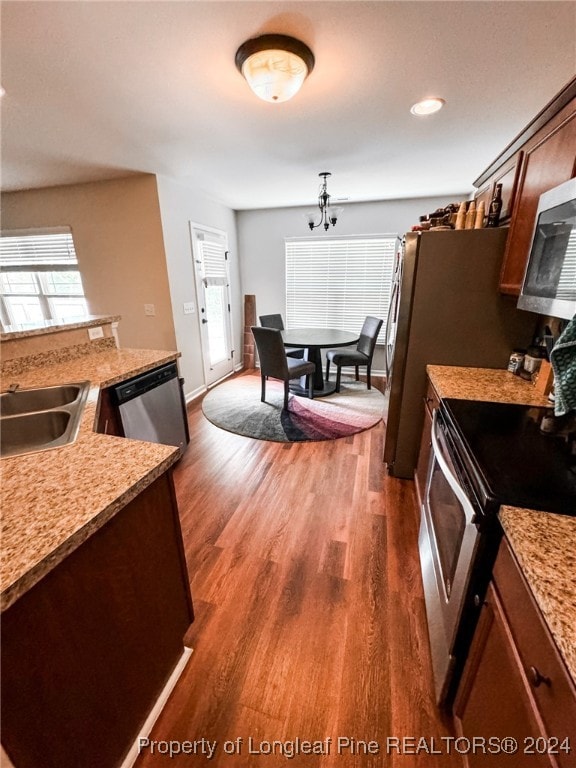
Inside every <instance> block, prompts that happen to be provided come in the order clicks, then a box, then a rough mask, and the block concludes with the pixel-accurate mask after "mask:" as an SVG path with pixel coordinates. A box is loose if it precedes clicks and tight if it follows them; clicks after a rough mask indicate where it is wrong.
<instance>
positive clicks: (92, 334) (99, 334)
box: [88, 325, 104, 341]
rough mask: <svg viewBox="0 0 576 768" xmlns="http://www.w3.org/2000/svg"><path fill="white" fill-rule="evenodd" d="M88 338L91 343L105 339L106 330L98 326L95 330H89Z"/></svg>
mask: <svg viewBox="0 0 576 768" xmlns="http://www.w3.org/2000/svg"><path fill="white" fill-rule="evenodd" d="M88 338H89V339H90V341H94V340H95V339H103V338H104V328H102V326H101V325H97V326H96V327H95V328H88Z"/></svg>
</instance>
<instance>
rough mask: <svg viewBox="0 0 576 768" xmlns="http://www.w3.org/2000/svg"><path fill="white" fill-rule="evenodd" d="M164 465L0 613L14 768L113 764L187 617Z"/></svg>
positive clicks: (179, 647)
mask: <svg viewBox="0 0 576 768" xmlns="http://www.w3.org/2000/svg"><path fill="white" fill-rule="evenodd" d="M192 618H193V614H192V603H191V598H190V591H189V581H188V573H187V569H186V563H185V559H184V550H183V544H182V538H181V532H180V523H179V519H178V510H177V507H176V501H175V496H174V489H173V485H172V476H171V472H167V473H165V474H163V475H162V476H160V477H159V478H158V479H157V480H155V481H154V482H153V483H152V484H151V485H149V486H148V487H147V488H146V489H145V490H143V491H142V492H141V493H140V494H139V495H138V496H137V497H136V498H135V499H133V500H132V501H131V502H129V503H128V504H127V505H126V506H125V507H124V508H123V509H121V510H120V511H119V512H118V513H117V514H116V515H115V516H114V517H112V518H111V519H110V520H109V521H108V522H107V523H106V524H105V525H104V526H103V527H102V528H100V529H99V530H97V531H96V532H95V533H94V534H93V535H92V536H91V537H90V538H89V539H87V541H85V542H84V543H83V544H81V545H80V546H79V547H78V549H76V550H75V551H74V552H72V553H71V554H70V555H68V557H66V558H65V559H64V560H63V561H62V563H60V564H59V565H58V566H56V567H55V568H54V569H53V570H52V571H50V572H49V573H48V574H47V575H46V576H44V578H43V579H42V580H41V581H40V582H38V584H36V585H35V586H34V587H32V588H31V589H30V590H29V591H28V592H26V593H25V594H24V595H22V597H20V598H19V600H17V601H16V602H15V603H14V605H12V606H11V607H10V608H8V609H7V610H6V611H5V612H4V613H3V615H2V702H1V704H2V743H3V746H4V748H5V750H6V752H7V753H8V756H9V757H10V759H11V760H12V761H13V762H14V764H15V765H16V766H18V768H39V767H40V766H42V768H67V767H69V768H79V766H82V768H102V766H115V765H120V764H121V762H122V759H123V758H124V756H125V754H126V753H127V751H128V749H129V748H130V746H131V745H132V742H133V740H134V739H135V738H136V737H137V735H138V733H139V731H140V728H141V727H142V725H143V724H144V721H145V719H146V717H147V715H148V713H149V711H150V709H151V708H152V706H153V705H154V703H155V701H156V699H157V697H158V695H159V694H160V692H161V691H162V689H163V688H164V686H165V684H166V682H167V680H168V678H169V677H170V675H171V673H172V670H173V669H174V667H175V665H176V664H177V662H178V661H179V660H180V658H181V656H182V653H183V650H184V643H183V638H184V635H185V633H186V631H187V629H188V628H189V626H190V623H191V621H192Z"/></svg>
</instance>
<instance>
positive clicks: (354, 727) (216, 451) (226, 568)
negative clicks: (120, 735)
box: [136, 404, 461, 768]
mask: <svg viewBox="0 0 576 768" xmlns="http://www.w3.org/2000/svg"><path fill="white" fill-rule="evenodd" d="M189 421H190V434H191V436H192V440H191V443H190V446H189V448H188V451H187V453H186V454H185V457H184V458H183V459H182V461H181V462H180V464H179V465H178V467H177V469H176V472H175V480H176V491H177V496H178V503H179V508H180V514H181V519H182V529H183V534H184V542H185V546H186V556H187V561H188V566H189V571H190V575H191V588H192V597H193V600H194V607H195V612H196V621H195V622H194V625H193V627H192V630H191V633H190V636H189V638H188V639H189V641H190V643H191V645H192V646H193V647H194V653H193V655H192V657H191V660H190V662H189V663H188V666H187V668H186V671H185V673H184V674H183V676H182V677H181V679H180V681H179V683H178V685H177V686H176V688H175V690H174V692H173V694H172V696H171V698H170V700H169V702H168V704H167V705H166V707H165V709H164V712H163V713H162V715H161V716H160V718H159V720H158V721H157V723H156V725H155V727H154V729H153V732H152V734H151V737H150V738H151V740H157V741H158V742H161V743H160V744H159V745H157V747H156V748H155V751H154V753H152V751H151V749H150V748H147V749H145V750H144V751H143V752H142V754H141V755H140V757H139V758H138V760H137V762H136V765H137V766H138V768H152V767H154V768H156V767H157V766H164V765H170V766H174V767H175V768H181V767H182V766H197V765H201V764H204V761H205V760H207V759H209V750H211V749H212V746H213V745H212V744H209V743H208V742H216V745H215V747H214V753H213V756H212V757H211V758H210V764H211V765H214V766H222V767H223V768H224V767H226V766H227V767H228V768H236V766H266V767H267V768H276V766H284V765H286V763H287V761H288V762H293V764H295V765H298V766H321V767H322V768H324V767H325V766H326V767H329V766H334V767H335V768H336V767H337V768H348V766H355V767H356V768H358V767H361V768H368V767H369V766H392V767H393V768H395V767H396V766H404V767H405V768H408V767H410V768H413V767H414V768H415V767H417V766H425V768H440V766H442V768H450V767H451V766H460V765H461V762H460V758H458V756H457V755H454V754H452V755H447V754H441V755H440V754H437V755H431V754H426V753H425V752H420V753H419V754H403V755H399V754H397V752H396V751H395V750H391V751H390V750H387V738H389V737H397V738H398V739H402V738H403V737H412V739H414V740H415V741H414V744H415V743H416V741H417V740H418V739H419V738H420V737H425V738H426V739H428V743H429V744H430V743H431V739H432V737H434V738H435V739H436V740H437V742H439V740H440V737H442V736H449V735H451V731H450V730H448V729H447V727H446V726H445V725H444V724H443V723H442V722H441V721H440V718H439V716H438V714H437V712H436V709H435V707H434V704H433V695H432V690H433V688H432V680H431V672H430V658H429V650H428V640H427V635H426V623H425V613H424V603H423V595H422V586H421V581H420V572H419V565H418V556H417V531H418V522H417V513H416V504H415V500H414V492H413V483H412V482H409V481H402V480H397V479H395V478H390V477H388V476H387V475H386V473H385V470H384V465H383V464H382V439H383V429H384V428H383V425H382V423H380V424H379V425H377V426H376V427H374V428H373V429H371V430H369V431H366V432H363V433H360V434H357V435H354V436H353V437H350V438H343V439H339V440H335V441H326V442H316V443H291V444H285V443H271V442H264V441H258V440H252V439H250V438H245V437H240V436H237V435H233V434H230V433H228V432H224V431H222V430H220V429H218V428H217V427H214V426H213V425H212V424H210V423H209V422H208V421H207V420H206V419H205V418H204V417H203V415H202V412H201V409H200V405H199V404H197V405H195V406H194V407H193V408H192V409H191V410H190V412H189ZM250 738H251V739H252V744H251V745H250V744H249V739H250ZM297 738H299V739H300V740H309V741H313V742H321V743H318V744H315V745H313V748H314V749H315V750H316V752H318V753H314V754H308V755H306V754H303V753H302V752H301V753H300V754H298V755H297V756H296V757H294V759H293V760H289V758H290V755H289V753H288V752H287V751H286V750H289V745H288V746H285V742H290V741H294V740H296V739H297ZM339 738H340V739H344V740H349V741H341V742H340V744H339V743H338V739H339ZM237 739H241V740H242V742H241V746H240V748H238V747H237V744H238V742H237V741H236V740H237ZM327 739H331V741H329V742H327V741H326V740H327ZM171 740H175V741H179V742H185V741H187V742H195V744H192V745H189V746H187V747H186V748H187V749H189V750H195V751H196V754H180V755H177V756H173V757H172V759H170V758H169V756H168V755H166V754H163V753H162V750H164V752H165V751H166V750H167V749H169V747H168V746H167V745H166V744H165V743H166V742H167V741H171ZM202 740H205V741H202ZM275 740H276V741H277V742H282V744H280V745H278V744H276V745H274V744H272V742H274V741H275ZM368 742H376V743H377V745H376V746H375V745H374V744H372V745H371V746H370V745H369V744H368ZM178 748H179V747H178V745H176V746H175V749H178ZM305 748H306V747H304V749H305ZM435 748H436V749H439V747H438V744H436V746H435ZM226 749H227V750H229V751H230V754H226V752H225V750H226ZM268 750H272V754H266V752H267V751H268ZM282 750H284V754H282ZM376 750H378V753H377V754H374V753H375V752H376ZM413 751H415V750H414V749H413ZM444 751H445V750H444ZM321 752H323V753H324V754H322V753H321ZM367 752H372V754H367Z"/></svg>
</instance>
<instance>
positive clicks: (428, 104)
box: [410, 99, 446, 115]
mask: <svg viewBox="0 0 576 768" xmlns="http://www.w3.org/2000/svg"><path fill="white" fill-rule="evenodd" d="M444 104H446V102H445V101H444V99H424V100H423V101H418V102H417V103H416V104H413V105H412V106H411V107H410V112H411V113H412V114H413V115H433V114H434V112H438V110H439V109H442V107H443V106H444Z"/></svg>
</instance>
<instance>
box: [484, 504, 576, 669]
mask: <svg viewBox="0 0 576 768" xmlns="http://www.w3.org/2000/svg"><path fill="white" fill-rule="evenodd" d="M499 518H500V522H501V523H502V527H503V529H504V532H505V533H506V538H507V539H508V541H509V542H510V546H511V547H512V549H513V551H514V554H515V555H516V559H517V560H518V562H519V564H520V567H521V568H522V572H523V573H524V576H525V577H526V581H527V582H528V583H529V585H530V588H531V590H532V594H533V595H534V599H535V600H536V603H537V604H538V607H539V608H540V610H541V611H542V615H543V616H544V618H545V620H546V623H547V624H548V628H549V629H550V632H551V633H552V636H553V637H554V639H555V641H556V645H557V646H558V649H559V651H560V653H561V655H562V657H563V659H564V661H565V662H566V666H567V667H568V669H569V671H570V674H571V675H572V678H573V679H574V680H576V518H574V517H566V516H564V515H553V514H550V513H544V512H534V511H533V510H529V509H518V508H517V507H502V509H501V510H500V513H499Z"/></svg>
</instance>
